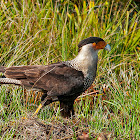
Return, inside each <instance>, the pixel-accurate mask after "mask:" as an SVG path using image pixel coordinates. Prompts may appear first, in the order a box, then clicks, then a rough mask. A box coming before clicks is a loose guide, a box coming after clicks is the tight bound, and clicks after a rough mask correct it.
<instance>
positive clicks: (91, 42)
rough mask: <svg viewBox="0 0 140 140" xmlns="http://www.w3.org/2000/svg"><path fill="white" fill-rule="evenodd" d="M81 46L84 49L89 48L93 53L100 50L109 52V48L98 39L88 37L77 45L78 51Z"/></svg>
mask: <svg viewBox="0 0 140 140" xmlns="http://www.w3.org/2000/svg"><path fill="white" fill-rule="evenodd" d="M83 46H85V47H91V48H93V49H94V50H95V51H96V50H97V51H98V50H100V49H105V50H107V51H110V50H111V47H110V45H109V44H107V43H106V42H105V41H104V40H103V39H102V38H99V37H89V38H86V39H84V40H82V41H80V43H79V44H78V47H79V49H81V48H82V47H83Z"/></svg>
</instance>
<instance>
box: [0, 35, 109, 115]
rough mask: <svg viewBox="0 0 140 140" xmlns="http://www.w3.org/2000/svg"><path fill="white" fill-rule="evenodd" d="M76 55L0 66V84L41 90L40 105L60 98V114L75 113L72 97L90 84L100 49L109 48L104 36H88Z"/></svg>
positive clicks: (81, 43) (94, 73) (75, 96)
mask: <svg viewBox="0 0 140 140" xmlns="http://www.w3.org/2000/svg"><path fill="white" fill-rule="evenodd" d="M78 47H79V50H80V51H79V53H78V55H77V56H76V57H75V58H74V59H73V60H70V61H65V62H58V63H54V64H50V65H45V66H42V65H34V66H12V67H8V68H6V67H2V66H1V67H0V72H2V73H4V76H5V77H3V78H0V84H15V85H20V86H25V87H26V88H30V89H32V90H38V91H42V92H43V93H44V94H43V96H42V98H41V104H40V106H39V107H38V109H37V110H36V112H35V113H34V115H35V114H36V113H37V112H38V111H39V110H40V108H41V107H42V106H45V105H48V104H50V103H52V102H54V101H60V108H61V115H62V116H63V117H67V116H71V115H73V114H74V110H73V103H74V100H75V99H76V98H77V97H78V96H79V95H80V94H81V93H82V92H84V91H85V90H86V89H87V88H89V87H90V86H91V84H92V83H93V81H94V79H95V77H96V70H97V62H98V51H99V50H100V49H105V50H110V49H111V48H110V45H108V44H107V43H106V42H105V41H104V40H103V39H101V38H99V37H89V38H86V39H84V40H82V41H81V42H80V43H79V44H78Z"/></svg>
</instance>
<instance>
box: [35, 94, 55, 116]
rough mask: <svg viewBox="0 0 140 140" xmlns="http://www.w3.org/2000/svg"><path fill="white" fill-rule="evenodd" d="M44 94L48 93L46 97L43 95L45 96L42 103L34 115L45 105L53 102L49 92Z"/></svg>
mask: <svg viewBox="0 0 140 140" xmlns="http://www.w3.org/2000/svg"><path fill="white" fill-rule="evenodd" d="M43 95H44V96H45V95H46V97H44V96H42V97H43V98H41V103H40V105H39V106H38V108H37V109H36V111H35V113H34V114H33V117H34V116H35V115H36V114H37V113H38V112H39V110H40V109H41V108H42V107H43V106H45V105H48V104H50V103H51V102H52V97H50V96H47V94H46V93H45V94H43Z"/></svg>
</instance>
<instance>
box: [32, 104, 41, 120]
mask: <svg viewBox="0 0 140 140" xmlns="http://www.w3.org/2000/svg"><path fill="white" fill-rule="evenodd" d="M42 107H43V105H42V104H40V105H39V106H38V108H37V109H36V111H35V113H34V114H33V116H32V117H34V116H35V115H36V114H37V113H38V112H39V110H40V109H41V108H42Z"/></svg>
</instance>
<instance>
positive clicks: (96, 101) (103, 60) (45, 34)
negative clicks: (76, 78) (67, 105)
mask: <svg viewBox="0 0 140 140" xmlns="http://www.w3.org/2000/svg"><path fill="white" fill-rule="evenodd" d="M0 4H1V5H0V17H1V18H0V65H4V66H13V65H35V64H39V65H47V64H50V63H52V62H57V61H65V60H70V59H73V58H74V57H75V56H76V55H77V53H78V47H77V45H78V43H79V41H81V40H82V39H84V38H87V37H89V36H98V37H101V38H103V39H104V40H105V41H106V42H107V43H108V44H110V45H111V48H112V50H111V52H109V53H107V52H105V51H100V52H99V63H98V71H97V77H96V80H95V82H94V85H95V86H94V87H95V89H97V90H99V93H100V94H102V90H101V89H102V87H103V85H105V86H106V92H105V93H104V94H103V95H100V96H99V97H97V96H95V97H94V96H93V95H91V96H90V95H89V96H88V97H84V100H83V99H82V98H81V99H80V101H79V102H76V103H75V111H76V118H77V119H78V120H80V121H81V124H79V127H80V126H81V128H83V127H82V123H83V121H87V123H88V125H89V133H90V134H92V133H100V132H102V131H103V130H104V129H105V130H107V131H109V132H111V133H112V134H113V135H114V137H116V139H132V138H133V139H138V137H139V131H140V129H139V122H140V120H139V119H140V114H139V111H140V110H139V106H140V102H139V100H140V87H139V82H140V81H139V70H140V64H139V60H140V58H139V57H140V54H139V50H140V48H139V39H140V30H139V28H140V26H139V15H140V12H139V11H138V10H137V7H136V5H134V4H133V2H132V1H129V2H128V3H126V4H125V5H123V3H121V2H119V3H118V2H116V1H112V2H102V1H98V2H97V3H94V2H91V1H89V2H86V1H83V2H81V4H80V5H79V6H78V5H76V4H74V3H72V2H71V1H69V0H68V1H63V2H62V1H56V2H54V1H51V0H50V1H38V0H36V1H32V0H28V1H22V0H21V1H19V2H18V1H16V0H8V1H4V0H2V1H1V3H0ZM26 94H27V95H26V96H25V93H24V90H23V89H22V88H18V87H15V86H7V85H6V86H5V85H3V86H1V87H0V118H1V119H0V127H1V129H2V128H4V127H6V125H8V123H10V121H9V120H18V119H19V118H20V117H21V116H24V115H26V114H28V112H29V111H31V112H33V109H35V108H36V107H37V105H35V104H34V96H32V94H33V93H28V92H27V93H26ZM34 94H35V96H37V93H34ZM36 104H37V103H36ZM38 117H40V118H41V119H42V120H47V121H52V120H57V121H62V120H63V119H62V118H61V117H60V111H59V108H58V103H56V104H55V103H54V104H51V105H49V106H47V107H46V108H44V109H42V110H41V111H40V113H39V115H38ZM13 129H14V128H13ZM0 131H2V130H0ZM0 133H1V132H0ZM13 135H14V131H12V130H11V132H9V131H7V132H5V134H4V135H3V136H2V138H3V139H8V138H12V136H13ZM0 137H1V136H0ZM73 137H74V136H73Z"/></svg>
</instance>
